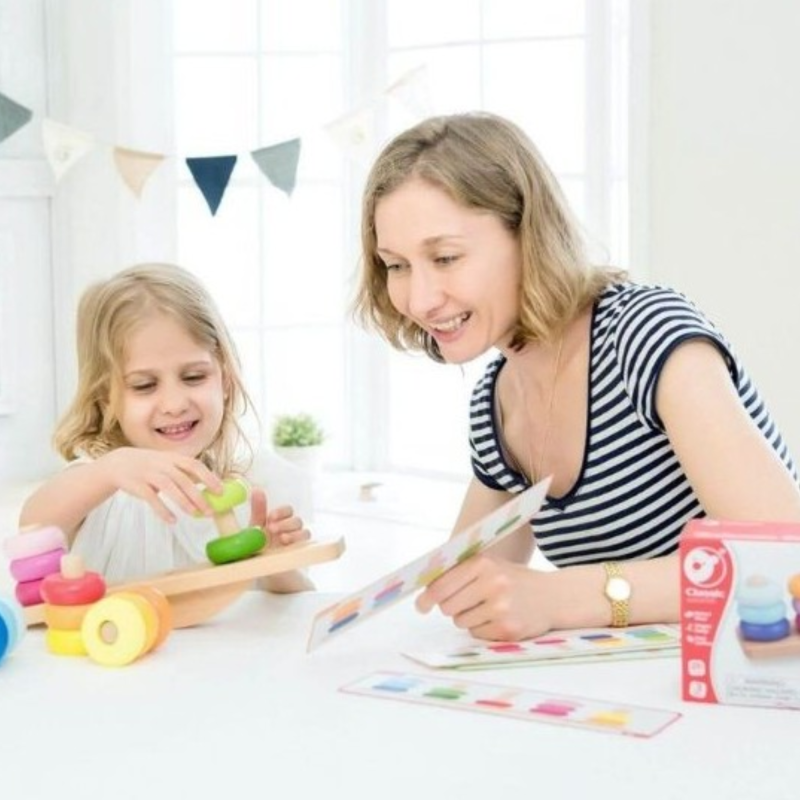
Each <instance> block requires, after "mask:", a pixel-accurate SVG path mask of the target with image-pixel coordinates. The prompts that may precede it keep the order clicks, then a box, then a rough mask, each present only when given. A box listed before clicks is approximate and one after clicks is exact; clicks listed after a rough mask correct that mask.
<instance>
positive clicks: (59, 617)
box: [44, 603, 92, 631]
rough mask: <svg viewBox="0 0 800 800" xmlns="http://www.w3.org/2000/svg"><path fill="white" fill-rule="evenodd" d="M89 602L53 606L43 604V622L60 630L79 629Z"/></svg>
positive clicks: (89, 606) (88, 607) (89, 604)
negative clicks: (78, 604) (85, 603)
mask: <svg viewBox="0 0 800 800" xmlns="http://www.w3.org/2000/svg"><path fill="white" fill-rule="evenodd" d="M91 607H92V604H91V603H88V604H87V605H82V606H54V605H53V604H52V603H45V604H44V624H45V625H47V627H48V628H56V629H57V630H61V631H79V630H80V629H81V625H82V624H83V618H84V616H86V612H87V611H88V610H89V609H90V608H91Z"/></svg>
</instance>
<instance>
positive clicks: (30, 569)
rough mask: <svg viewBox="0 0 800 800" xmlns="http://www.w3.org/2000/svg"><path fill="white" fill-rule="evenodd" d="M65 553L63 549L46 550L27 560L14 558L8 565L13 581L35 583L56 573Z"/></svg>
mask: <svg viewBox="0 0 800 800" xmlns="http://www.w3.org/2000/svg"><path fill="white" fill-rule="evenodd" d="M66 552H67V551H66V550H65V549H64V548H63V547H59V548H58V549H56V550H48V551H46V552H44V553H38V554H37V555H35V556H28V557H27V558H16V559H14V560H13V561H12V562H11V563H10V564H9V569H10V570H11V574H12V575H13V576H14V580H17V581H20V582H23V581H35V580H38V579H39V578H44V577H45V576H46V575H51V574H52V573H53V572H58V571H59V570H60V569H61V556H63V555H64V553H66Z"/></svg>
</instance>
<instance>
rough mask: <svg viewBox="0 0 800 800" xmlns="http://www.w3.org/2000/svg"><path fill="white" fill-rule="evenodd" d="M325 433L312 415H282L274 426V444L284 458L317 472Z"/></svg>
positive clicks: (276, 419) (277, 418)
mask: <svg viewBox="0 0 800 800" xmlns="http://www.w3.org/2000/svg"><path fill="white" fill-rule="evenodd" d="M324 441H325V431H324V430H323V429H322V426H321V425H320V424H319V422H318V421H317V420H316V418H315V417H313V416H312V415H311V414H305V413H301V414H281V415H279V416H278V417H276V418H275V422H274V424H273V426H272V444H273V446H274V447H275V451H276V452H277V453H278V455H280V456H282V457H283V458H286V459H288V460H289V461H293V462H294V463H295V464H297V465H298V466H300V467H303V468H304V469H308V470H309V471H311V472H316V471H317V470H318V469H319V459H320V452H321V450H322V444H323V442H324Z"/></svg>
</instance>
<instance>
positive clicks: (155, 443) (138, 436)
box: [119, 315, 225, 457]
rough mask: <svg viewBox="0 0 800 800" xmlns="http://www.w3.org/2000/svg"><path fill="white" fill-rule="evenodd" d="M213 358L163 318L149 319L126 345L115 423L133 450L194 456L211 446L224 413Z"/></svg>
mask: <svg viewBox="0 0 800 800" xmlns="http://www.w3.org/2000/svg"><path fill="white" fill-rule="evenodd" d="M224 396H225V392H224V386H223V378H222V370H221V369H220V365H219V362H218V361H217V359H216V358H215V357H214V355H213V354H212V353H211V352H209V351H208V350H207V349H205V348H204V347H203V346H202V345H199V344H198V343H197V342H196V341H195V340H194V339H192V338H191V336H189V334H188V333H187V331H186V329H185V328H184V327H183V326H182V325H180V323H178V322H177V321H176V320H175V319H173V318H172V317H170V316H167V315H158V316H154V317H150V318H148V319H147V320H146V321H145V322H144V323H143V324H141V325H139V326H138V327H137V328H135V329H134V332H133V334H132V335H131V337H130V339H129V340H128V345H127V348H126V355H125V362H124V364H123V370H122V387H121V393H120V403H119V423H120V427H121V428H122V432H123V433H124V434H125V437H126V439H127V440H128V441H129V442H130V443H131V444H132V445H133V446H134V447H147V448H150V449H153V450H171V451H174V452H177V453H182V454H184V455H188V456H192V457H197V456H198V455H200V454H201V453H202V452H203V451H204V450H205V449H206V448H207V447H208V446H209V445H210V444H211V442H212V441H214V439H215V437H216V436H217V433H218V431H219V429H220V425H221V424H222V418H223V412H224Z"/></svg>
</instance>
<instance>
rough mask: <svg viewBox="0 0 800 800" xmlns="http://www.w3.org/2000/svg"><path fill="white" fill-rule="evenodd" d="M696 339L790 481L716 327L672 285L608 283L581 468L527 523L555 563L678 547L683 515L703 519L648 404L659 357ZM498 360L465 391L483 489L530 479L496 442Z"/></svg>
mask: <svg viewBox="0 0 800 800" xmlns="http://www.w3.org/2000/svg"><path fill="white" fill-rule="evenodd" d="M696 338H702V339H706V340H708V341H711V342H712V343H714V344H715V345H716V346H717V347H718V348H719V350H720V352H721V353H722V355H723V357H724V359H725V362H726V364H727V365H728V369H729V370H730V373H731V377H732V379H733V381H734V383H735V385H736V388H737V391H738V393H739V397H740V398H741V400H742V403H743V404H744V406H745V408H746V409H747V411H748V413H749V414H750V416H751V417H752V419H753V420H754V421H755V423H756V424H757V425H758V427H759V429H760V430H761V431H762V433H763V435H764V437H765V438H766V439H767V440H768V441H769V443H770V444H771V445H772V447H774V448H775V451H776V452H777V453H778V455H779V456H780V458H781V459H782V461H783V462H784V464H785V465H786V467H787V469H788V470H789V471H790V472H791V473H792V475H793V476H794V477H795V481H796V480H797V473H796V471H795V466H794V463H793V461H792V458H791V456H790V455H789V452H788V450H787V448H786V446H785V444H784V443H783V439H782V437H781V435H780V432H779V431H778V429H777V428H776V426H775V424H774V423H773V421H772V419H771V417H770V415H769V412H768V411H767V409H766V408H765V406H764V404H763V402H762V400H761V398H760V397H759V394H758V391H757V390H756V388H755V386H754V385H753V384H752V383H751V381H750V378H749V377H748V376H747V374H746V372H745V370H744V368H743V367H742V365H741V363H740V362H739V360H738V359H737V358H736V356H735V354H734V353H733V351H732V349H731V347H730V345H729V344H728V342H727V341H726V340H725V339H724V338H723V337H722V335H721V334H720V333H719V331H718V330H717V329H716V328H715V327H714V326H713V324H712V323H711V322H710V321H709V320H707V319H706V318H705V317H704V316H703V315H702V314H701V313H700V312H699V311H698V309H697V308H696V307H695V306H694V305H693V304H692V303H691V302H690V301H689V300H687V299H686V298H685V297H684V296H683V295H681V294H679V293H678V292H676V291H673V290H671V289H665V288H662V287H657V286H637V285H633V284H630V283H624V284H618V285H614V286H610V287H609V288H608V289H606V290H605V291H604V293H603V294H602V295H601V297H600V298H599V299H598V300H597V302H596V303H595V306H594V310H593V316H592V325H591V357H590V368H589V409H588V429H587V438H586V443H585V446H584V456H583V465H582V467H581V471H580V474H579V476H578V479H577V481H576V482H575V484H574V486H573V487H572V488H571V489H570V490H569V492H568V493H567V494H566V495H564V496H563V497H560V498H553V497H548V498H547V499H546V501H545V503H544V504H543V506H542V509H541V510H540V511H539V513H538V514H537V515H536V517H535V518H534V519H533V520H532V523H533V527H534V531H535V536H536V541H537V544H538V546H539V548H540V549H541V551H542V553H543V554H544V555H545V556H547V558H548V559H549V560H550V561H551V562H552V563H553V564H555V565H557V566H568V565H570V564H590V563H595V562H599V561H606V560H610V559H615V560H632V559H644V558H654V557H656V556H661V555H666V554H668V553H672V552H674V551H675V550H676V548H677V546H678V536H679V534H680V532H681V529H682V528H683V526H684V524H685V523H686V522H687V521H688V520H690V519H692V518H694V517H701V516H704V511H703V509H702V507H701V505H700V503H699V501H698V499H697V497H696V496H695V494H694V492H693V490H692V487H691V486H690V485H689V482H688V480H687V478H686V476H685V475H684V473H683V471H682V469H681V467H680V465H679V464H678V460H677V458H676V456H675V453H674V451H673V449H672V447H671V445H670V442H669V440H668V438H667V436H666V434H665V432H664V427H663V424H662V422H661V420H660V419H659V417H658V413H657V411H656V407H655V396H656V385H657V383H658V378H659V375H660V373H661V370H662V368H663V366H664V363H665V361H666V359H667V358H668V356H669V354H670V353H671V352H672V351H673V350H674V348H675V347H676V346H677V345H679V344H680V343H682V342H685V341H686V340H687V339H696ZM504 364H505V357H504V356H498V358H496V359H494V360H493V361H492V362H491V363H490V364H489V366H488V367H487V368H486V371H485V373H484V375H483V377H482V378H481V379H480V381H479V382H478V383H477V385H476V386H475V389H474V390H473V393H472V401H471V404H470V444H471V448H472V466H473V471H474V473H475V475H476V477H477V478H478V479H479V480H480V481H481V482H482V483H484V484H485V485H486V486H488V487H490V488H491V489H497V490H504V491H508V492H514V493H516V492H521V491H523V490H524V489H526V488H527V487H528V486H529V485H530V484H529V482H528V480H527V479H526V477H525V476H523V475H521V474H520V473H518V472H517V471H516V470H515V468H514V466H513V465H512V464H510V463H509V462H508V461H507V460H506V458H505V457H504V455H503V451H502V448H501V446H500V442H499V441H498V438H499V435H500V432H499V430H498V417H497V409H496V404H495V402H494V397H495V387H496V384H497V376H498V374H499V373H500V370H501V369H502V367H503V365H504ZM732 457H735V455H733V454H732Z"/></svg>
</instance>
